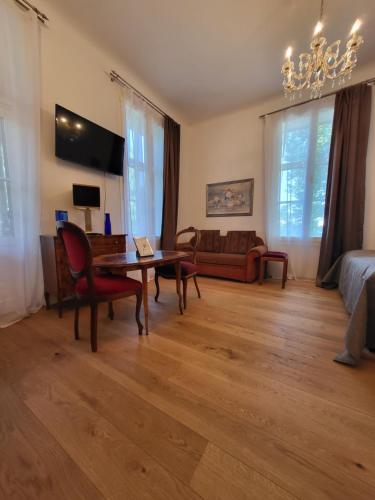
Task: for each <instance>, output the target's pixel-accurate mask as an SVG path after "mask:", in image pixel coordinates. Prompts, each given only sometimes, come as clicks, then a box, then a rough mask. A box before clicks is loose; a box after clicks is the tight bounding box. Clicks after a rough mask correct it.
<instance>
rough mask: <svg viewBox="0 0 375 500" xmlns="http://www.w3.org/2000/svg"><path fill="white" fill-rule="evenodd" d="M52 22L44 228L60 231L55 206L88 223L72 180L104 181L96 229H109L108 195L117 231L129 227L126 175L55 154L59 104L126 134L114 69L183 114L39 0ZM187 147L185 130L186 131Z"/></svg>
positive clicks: (46, 75) (46, 64)
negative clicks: (106, 172) (124, 190)
mask: <svg viewBox="0 0 375 500" xmlns="http://www.w3.org/2000/svg"><path fill="white" fill-rule="evenodd" d="M38 7H39V8H40V9H41V10H42V11H45V12H46V14H47V15H48V17H49V18H50V22H49V23H48V26H47V27H43V26H42V27H41V72H42V94H41V100H42V134H41V191H42V208H41V231H42V233H45V234H51V233H54V232H55V218H54V217H55V209H62V210H68V211H69V219H70V220H72V221H73V222H76V223H77V224H79V225H81V226H84V215H83V212H81V211H78V210H76V209H74V208H73V206H72V199H71V198H72V194H71V193H72V184H73V183H81V184H92V185H97V186H100V188H101V196H102V202H103V203H102V207H101V209H100V211H93V230H94V231H97V232H103V227H104V195H105V189H106V190H107V196H106V198H107V203H106V211H107V212H110V213H111V219H112V230H113V232H118V233H120V232H123V225H122V210H121V203H122V201H121V197H122V178H121V177H116V176H112V175H107V176H106V177H105V176H104V174H103V173H101V172H97V171H95V170H93V169H90V168H86V167H81V166H79V165H74V164H71V163H68V162H65V161H62V160H59V159H57V158H56V157H55V155H54V147H55V146H54V127H55V125H54V112H55V104H56V103H57V104H61V105H62V106H64V107H66V108H68V109H71V110H72V111H74V112H76V113H78V114H80V115H82V116H84V117H85V118H88V119H90V120H92V121H94V122H96V123H98V124H99V125H101V126H103V127H105V128H107V129H109V130H111V131H113V132H115V133H118V134H122V110H121V88H120V87H119V86H118V85H117V84H116V83H112V82H111V81H110V79H109V78H108V76H107V74H106V73H108V71H109V70H111V69H114V70H116V71H117V72H118V73H120V74H121V75H123V76H124V78H126V79H128V81H130V82H131V83H132V84H133V85H134V86H135V87H137V88H138V89H139V90H140V91H142V92H143V93H144V94H145V95H147V97H149V98H150V99H152V100H153V101H154V102H155V103H156V104H158V105H159V106H160V107H161V108H162V109H164V110H165V111H166V112H167V113H168V114H170V116H172V118H174V119H175V120H176V121H179V122H180V123H181V122H182V121H183V118H182V117H181V116H179V115H178V113H177V112H176V111H175V110H174V109H172V108H171V107H170V106H169V105H168V104H167V103H165V102H163V100H162V99H161V98H160V97H159V96H158V95H155V93H154V92H153V91H152V89H150V88H149V87H148V86H147V85H146V84H145V83H144V82H143V81H141V80H140V79H139V78H138V77H137V75H135V74H134V73H133V72H132V71H131V70H130V69H129V68H127V67H126V66H125V65H124V63H123V62H121V63H120V62H119V61H118V60H116V59H115V58H113V57H112V56H111V55H109V54H107V53H106V52H105V51H103V50H102V49H100V48H99V47H97V46H96V45H95V41H93V40H91V39H89V38H87V37H86V36H85V35H84V34H82V33H80V32H79V31H77V29H76V28H75V27H73V26H72V25H71V24H70V23H69V21H68V20H67V19H65V18H64V17H62V16H61V14H60V13H59V12H57V11H55V10H54V9H53V7H52V6H51V5H50V3H49V2H48V1H47V0H39V2H38ZM182 147H183V148H184V134H183V133H182Z"/></svg>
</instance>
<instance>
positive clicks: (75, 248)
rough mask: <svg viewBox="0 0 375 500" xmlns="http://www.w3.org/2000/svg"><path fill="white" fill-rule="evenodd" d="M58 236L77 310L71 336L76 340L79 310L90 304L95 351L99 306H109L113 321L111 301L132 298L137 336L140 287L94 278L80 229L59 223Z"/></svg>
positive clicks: (117, 279) (107, 277)
mask: <svg viewBox="0 0 375 500" xmlns="http://www.w3.org/2000/svg"><path fill="white" fill-rule="evenodd" d="M57 234H58V236H59V237H60V238H61V240H62V243H63V246H64V248H65V252H66V255H67V258H68V263H69V269H70V273H71V275H72V278H73V280H74V283H75V293H76V306H75V315H74V336H75V339H76V340H78V338H79V306H80V304H81V303H83V302H86V303H89V304H90V308H91V318H90V330H91V335H90V337H91V349H92V351H93V352H96V351H97V322H98V303H99V302H108V316H109V317H110V319H113V318H114V313H113V306H112V301H114V300H117V299H121V298H123V297H129V296H130V295H135V296H136V298H137V305H136V313H135V319H136V321H137V324H138V333H139V335H142V330H143V326H142V323H141V321H140V319H139V313H140V310H141V305H142V284H141V283H140V282H139V281H136V280H133V279H131V278H126V277H123V276H112V275H95V274H94V273H93V269H92V253H91V246H90V242H89V240H88V238H87V236H86V234H85V233H84V232H83V231H82V229H81V228H80V227H78V226H76V225H75V224H72V223H71V222H65V221H59V222H58V223H57Z"/></svg>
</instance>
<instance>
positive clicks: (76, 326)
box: [74, 299, 79, 340]
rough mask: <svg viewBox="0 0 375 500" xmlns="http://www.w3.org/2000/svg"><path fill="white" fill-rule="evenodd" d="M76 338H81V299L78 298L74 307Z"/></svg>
mask: <svg viewBox="0 0 375 500" xmlns="http://www.w3.org/2000/svg"><path fill="white" fill-rule="evenodd" d="M74 338H75V339H76V340H79V300H78V299H76V302H75V308H74Z"/></svg>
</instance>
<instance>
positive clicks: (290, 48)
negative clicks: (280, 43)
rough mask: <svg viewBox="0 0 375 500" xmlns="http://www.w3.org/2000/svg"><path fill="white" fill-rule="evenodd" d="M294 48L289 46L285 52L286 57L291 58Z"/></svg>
mask: <svg viewBox="0 0 375 500" xmlns="http://www.w3.org/2000/svg"><path fill="white" fill-rule="evenodd" d="M292 52H293V49H292V47H288V48H287V49H286V52H285V58H286V59H290V56H291V55H292Z"/></svg>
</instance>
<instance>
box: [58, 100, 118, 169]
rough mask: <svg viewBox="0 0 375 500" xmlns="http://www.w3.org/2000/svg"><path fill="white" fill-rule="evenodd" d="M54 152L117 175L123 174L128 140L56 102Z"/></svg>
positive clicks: (62, 157) (65, 158)
mask: <svg viewBox="0 0 375 500" xmlns="http://www.w3.org/2000/svg"><path fill="white" fill-rule="evenodd" d="M55 118H56V119H55V154H56V156H57V157H58V158H61V159H62V160H67V161H71V162H73V163H79V164H80V165H85V166H87V167H92V168H96V169H98V170H102V171H103V172H108V173H110V174H114V175H123V160H124V144H125V139H124V138H123V137H121V136H119V135H116V134H114V133H113V132H110V131H109V130H107V129H105V128H103V127H100V126H99V125H96V124H95V123H93V122H90V121H89V120H86V118H82V116H79V115H76V114H75V113H72V111H69V110H68V109H65V108H63V107H62V106H59V105H58V104H56V117H55Z"/></svg>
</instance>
